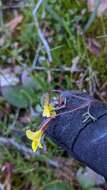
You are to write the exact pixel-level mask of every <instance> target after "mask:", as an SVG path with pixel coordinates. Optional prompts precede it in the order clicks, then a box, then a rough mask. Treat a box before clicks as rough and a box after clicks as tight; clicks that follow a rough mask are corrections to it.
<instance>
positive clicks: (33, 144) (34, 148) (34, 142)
mask: <svg viewBox="0 0 107 190" xmlns="http://www.w3.org/2000/svg"><path fill="white" fill-rule="evenodd" d="M37 148H38V141H32V150H33V152H36V151H37Z"/></svg>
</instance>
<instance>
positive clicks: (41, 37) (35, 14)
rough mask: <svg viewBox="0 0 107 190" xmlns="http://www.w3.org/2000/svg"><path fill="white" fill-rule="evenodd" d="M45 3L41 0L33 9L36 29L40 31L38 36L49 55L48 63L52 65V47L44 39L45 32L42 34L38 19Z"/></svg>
mask: <svg viewBox="0 0 107 190" xmlns="http://www.w3.org/2000/svg"><path fill="white" fill-rule="evenodd" d="M43 1H44V0H39V1H38V3H37V5H36V6H35V8H34V9H33V17H34V21H35V25H36V28H37V30H38V35H39V37H40V39H41V41H42V43H43V45H44V47H45V50H46V52H47V55H48V61H49V63H50V62H52V56H51V50H50V47H49V44H48V42H47V40H46V39H45V37H44V34H43V32H42V30H41V28H40V26H39V22H38V19H37V11H38V9H39V8H40V6H41V5H42V3H43ZM33 4H34V2H33Z"/></svg>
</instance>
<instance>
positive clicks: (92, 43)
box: [86, 38, 101, 56]
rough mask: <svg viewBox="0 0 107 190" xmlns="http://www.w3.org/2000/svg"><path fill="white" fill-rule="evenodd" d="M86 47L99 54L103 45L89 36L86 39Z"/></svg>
mask: <svg viewBox="0 0 107 190" xmlns="http://www.w3.org/2000/svg"><path fill="white" fill-rule="evenodd" d="M86 47H87V49H88V50H89V51H90V53H92V54H94V55H97V56H98V55H99V53H100V49H101V45H100V44H99V42H97V41H96V40H95V39H93V38H87V39H86Z"/></svg>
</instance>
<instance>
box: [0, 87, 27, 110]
mask: <svg viewBox="0 0 107 190" xmlns="http://www.w3.org/2000/svg"><path fill="white" fill-rule="evenodd" d="M22 90H24V89H23V87H21V86H11V87H10V86H8V87H3V88H2V95H3V97H4V99H5V100H6V101H7V102H8V103H10V104H11V105H13V106H15V107H17V108H26V107H27V106H28V105H29V99H28V98H27V97H26V96H25V95H24V94H23V93H22Z"/></svg>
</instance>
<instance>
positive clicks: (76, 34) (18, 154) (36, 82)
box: [0, 0, 107, 190]
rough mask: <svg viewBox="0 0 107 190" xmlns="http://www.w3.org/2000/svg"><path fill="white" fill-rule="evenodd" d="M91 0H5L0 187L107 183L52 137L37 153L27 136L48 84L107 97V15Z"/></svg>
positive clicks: (55, 189) (73, 188)
mask: <svg viewBox="0 0 107 190" xmlns="http://www.w3.org/2000/svg"><path fill="white" fill-rule="evenodd" d="M39 3H40V6H39V8H38V9H37V12H36V8H37V7H38V5H39ZM87 3H88V1H83V0H66V1H65V0H61V1H58V0H44V1H36V0H35V1H33V0H28V1H26V0H0V190H4V189H6V190H11V189H12V190H22V189H23V190H82V189H83V190H84V189H86V190H104V189H106V187H105V184H104V181H103V180H102V179H100V180H98V176H97V177H96V178H97V180H95V176H96V174H95V173H92V172H91V171H90V170H89V169H87V168H85V167H84V166H82V165H81V164H80V163H78V162H76V161H74V160H73V159H72V158H70V157H69V156H68V155H67V153H66V152H64V151H63V150H62V149H61V148H59V147H57V145H56V144H54V143H53V142H52V141H51V140H50V139H46V142H44V148H43V150H42V151H38V152H37V154H35V153H33V152H32V150H31V144H30V143H29V141H28V140H27V139H26V136H25V131H26V130H27V129H31V130H36V129H37V128H38V125H39V124H40V122H41V112H42V102H43V95H44V94H45V93H46V92H47V91H49V90H55V89H56V90H58V89H61V90H67V89H68V90H82V91H83V90H84V91H88V92H89V94H91V95H92V96H95V97H97V98H99V99H100V100H102V101H104V102H106V101H107V90H106V89H107V56H106V55H107V27H106V26H107V14H106V12H104V13H103V14H102V15H100V16H97V14H98V13H97V10H98V9H97V8H96V7H95V9H94V10H93V11H92V12H91V13H90V10H89V8H88V6H87ZM96 6H97V5H96ZM34 11H35V12H36V14H34V13H35V12H34Z"/></svg>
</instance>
